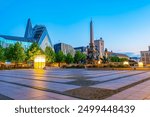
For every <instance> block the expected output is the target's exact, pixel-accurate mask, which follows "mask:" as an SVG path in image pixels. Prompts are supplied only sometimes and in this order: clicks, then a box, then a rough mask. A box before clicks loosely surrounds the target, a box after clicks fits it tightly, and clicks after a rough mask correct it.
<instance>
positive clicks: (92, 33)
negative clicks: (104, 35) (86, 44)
mask: <svg viewBox="0 0 150 117" xmlns="http://www.w3.org/2000/svg"><path fill="white" fill-rule="evenodd" d="M90 46H91V47H94V31H93V22H92V20H91V22H90Z"/></svg>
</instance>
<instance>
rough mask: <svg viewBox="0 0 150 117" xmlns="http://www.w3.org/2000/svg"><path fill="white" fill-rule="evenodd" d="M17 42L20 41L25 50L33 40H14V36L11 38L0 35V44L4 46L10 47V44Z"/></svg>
mask: <svg viewBox="0 0 150 117" xmlns="http://www.w3.org/2000/svg"><path fill="white" fill-rule="evenodd" d="M14 38H15V37H14ZM16 42H20V43H21V44H22V46H23V48H24V49H25V50H26V49H27V48H28V47H29V46H30V45H31V44H32V42H25V41H19V40H17V39H16V40H14V39H13V37H12V38H11V37H9V39H8V38H5V37H0V45H1V46H2V47H4V48H6V47H8V46H9V45H10V44H15V43H16Z"/></svg>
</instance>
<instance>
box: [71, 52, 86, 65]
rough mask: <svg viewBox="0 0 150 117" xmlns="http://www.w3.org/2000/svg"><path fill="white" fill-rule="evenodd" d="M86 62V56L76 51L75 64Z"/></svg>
mask: <svg viewBox="0 0 150 117" xmlns="http://www.w3.org/2000/svg"><path fill="white" fill-rule="evenodd" d="M85 60H86V55H85V54H83V53H81V52H80V51H76V53H75V56H74V62H75V63H77V64H78V63H81V62H84V61H85Z"/></svg>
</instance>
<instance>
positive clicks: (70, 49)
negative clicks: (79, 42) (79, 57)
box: [54, 43, 75, 56]
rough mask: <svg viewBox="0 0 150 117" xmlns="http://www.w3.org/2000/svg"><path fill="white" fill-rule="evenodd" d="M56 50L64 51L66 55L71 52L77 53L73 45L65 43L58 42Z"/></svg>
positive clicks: (72, 53)
mask: <svg viewBox="0 0 150 117" xmlns="http://www.w3.org/2000/svg"><path fill="white" fill-rule="evenodd" d="M54 50H55V52H56V53H58V52H59V51H62V52H63V53H64V54H65V55H67V54H68V53H70V54H71V55H72V56H74V55H75V50H74V48H73V47H72V46H71V45H68V44H65V43H58V44H55V45H54Z"/></svg>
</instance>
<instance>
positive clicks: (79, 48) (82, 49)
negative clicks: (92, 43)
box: [74, 46, 87, 55]
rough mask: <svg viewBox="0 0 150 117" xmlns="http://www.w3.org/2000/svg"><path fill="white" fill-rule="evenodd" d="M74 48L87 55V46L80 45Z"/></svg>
mask: <svg viewBox="0 0 150 117" xmlns="http://www.w3.org/2000/svg"><path fill="white" fill-rule="evenodd" d="M74 49H75V51H80V52H82V53H84V54H86V55H87V47H84V46H82V47H76V48H74Z"/></svg>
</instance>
